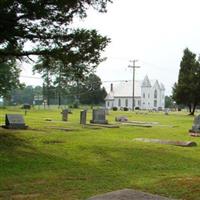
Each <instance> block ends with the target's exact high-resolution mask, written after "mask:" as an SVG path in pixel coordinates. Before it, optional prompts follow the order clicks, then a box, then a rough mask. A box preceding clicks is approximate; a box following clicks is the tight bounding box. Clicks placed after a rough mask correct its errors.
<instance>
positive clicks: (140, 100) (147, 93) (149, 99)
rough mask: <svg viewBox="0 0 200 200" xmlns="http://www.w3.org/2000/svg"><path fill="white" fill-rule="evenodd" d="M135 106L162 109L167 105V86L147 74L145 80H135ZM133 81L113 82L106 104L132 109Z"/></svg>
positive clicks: (111, 106) (146, 108)
mask: <svg viewBox="0 0 200 200" xmlns="http://www.w3.org/2000/svg"><path fill="white" fill-rule="evenodd" d="M134 85H135V87H134V107H135V108H139V109H144V110H152V109H156V110H161V109H164V107H165V87H164V85H163V84H162V83H159V82H158V80H149V78H148V76H145V78H144V80H143V81H135V84H134ZM132 95H133V82H132V81H124V82H121V83H119V84H116V85H114V84H111V87H110V92H109V93H108V94H107V96H106V98H105V106H106V108H108V109H111V108H113V107H117V108H118V109H120V108H124V107H126V108H129V109H132V102H133V96H132Z"/></svg>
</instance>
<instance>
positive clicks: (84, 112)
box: [80, 110, 87, 125]
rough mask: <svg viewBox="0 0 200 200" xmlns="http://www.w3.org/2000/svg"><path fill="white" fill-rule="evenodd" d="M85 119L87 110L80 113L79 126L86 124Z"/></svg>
mask: <svg viewBox="0 0 200 200" xmlns="http://www.w3.org/2000/svg"><path fill="white" fill-rule="evenodd" d="M86 117H87V110H82V111H81V112H80V124H84V125H85V124H86V119H87V118H86Z"/></svg>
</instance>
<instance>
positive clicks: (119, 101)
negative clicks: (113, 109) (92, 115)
mask: <svg viewBox="0 0 200 200" xmlns="http://www.w3.org/2000/svg"><path fill="white" fill-rule="evenodd" d="M118 106H119V107H120V106H121V99H119V100H118Z"/></svg>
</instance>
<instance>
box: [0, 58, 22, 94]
mask: <svg viewBox="0 0 200 200" xmlns="http://www.w3.org/2000/svg"><path fill="white" fill-rule="evenodd" d="M20 71H21V70H20V68H19V67H18V66H17V63H16V61H15V60H14V59H9V60H5V61H4V62H2V63H0V96H2V97H4V98H9V96H10V92H11V90H13V89H15V88H19V87H22V86H23V85H22V84H20V81H19V75H20Z"/></svg>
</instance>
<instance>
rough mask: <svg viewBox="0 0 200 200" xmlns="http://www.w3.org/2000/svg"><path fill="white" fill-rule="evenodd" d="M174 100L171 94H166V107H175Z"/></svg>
mask: <svg viewBox="0 0 200 200" xmlns="http://www.w3.org/2000/svg"><path fill="white" fill-rule="evenodd" d="M173 107H174V102H173V99H172V97H171V96H165V108H173Z"/></svg>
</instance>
